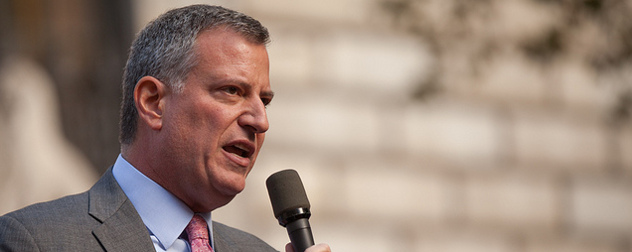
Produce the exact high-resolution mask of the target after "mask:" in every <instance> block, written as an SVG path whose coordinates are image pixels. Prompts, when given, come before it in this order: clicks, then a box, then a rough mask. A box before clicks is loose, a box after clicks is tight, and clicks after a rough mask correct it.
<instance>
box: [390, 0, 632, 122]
mask: <svg viewBox="0 0 632 252" xmlns="http://www.w3.org/2000/svg"><path fill="white" fill-rule="evenodd" d="M380 7H381V9H382V10H384V11H385V12H386V13H387V14H388V16H390V23H391V24H392V26H393V27H395V28H396V29H400V30H403V31H406V32H409V33H412V34H415V35H417V36H419V37H421V38H422V39H423V40H424V41H425V42H426V43H428V44H429V45H430V46H431V48H432V50H433V51H434V53H435V55H436V58H437V62H438V64H437V65H438V66H437V67H436V69H435V73H433V75H432V76H431V78H428V79H427V80H425V81H423V82H422V83H420V84H419V85H418V89H417V92H415V93H414V96H415V97H417V98H418V99H425V98H427V97H429V96H431V95H432V94H436V93H437V92H438V91H441V90H443V89H445V88H447V87H449V85H455V84H454V83H451V81H452V80H453V79H450V80H448V79H446V77H445V76H450V75H454V74H455V73H454V72H450V71H451V69H452V68H453V67H454V64H452V63H454V60H451V58H450V57H461V58H460V59H459V60H460V61H459V62H465V63H464V64H463V65H465V67H464V68H465V69H460V70H462V71H461V72H459V73H458V74H460V75H463V78H464V79H468V80H476V78H477V77H478V76H480V74H482V70H481V67H484V66H486V63H487V62H489V61H490V60H491V59H493V58H494V57H497V56H499V55H502V54H503V53H507V52H508V51H511V52H512V53H513V52H514V51H516V52H518V53H519V54H522V56H521V57H524V58H526V59H528V60H529V61H531V64H534V65H537V66H538V67H539V68H540V69H542V70H541V72H542V74H543V75H552V74H553V73H552V70H549V68H548V66H550V65H552V64H555V63H559V62H562V61H564V60H567V59H569V58H572V59H573V60H578V61H580V64H585V65H587V66H589V67H588V68H589V69H590V71H593V73H592V74H594V75H595V76H596V79H597V80H599V79H607V81H604V82H605V83H608V85H614V86H615V87H614V89H616V90H618V91H617V92H618V96H619V99H618V101H617V102H616V103H615V104H614V105H613V106H612V108H611V109H610V112H609V115H608V116H607V117H608V118H609V122H610V123H615V124H618V123H621V122H626V121H628V119H629V117H630V113H629V111H630V108H631V107H632V99H630V97H632V79H631V78H632V77H630V76H629V75H628V74H626V73H627V72H629V71H630V68H631V67H632V15H630V13H632V3H631V2H630V1H626V0H581V1H575V0H520V1H504V0H479V1H468V0H382V1H381V2H380ZM521 13H526V14H524V15H522V14H521ZM512 15H513V16H512ZM455 52H458V53H459V54H460V56H455V54H456V53H455ZM604 82H599V81H596V84H595V85H598V84H597V83H604ZM468 83H477V82H476V81H471V82H468ZM549 86H550V85H549ZM551 89H554V88H553V87H551ZM551 91H552V92H551V93H555V92H554V90H551Z"/></svg>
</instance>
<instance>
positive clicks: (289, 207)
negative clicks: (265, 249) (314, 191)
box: [266, 170, 314, 252]
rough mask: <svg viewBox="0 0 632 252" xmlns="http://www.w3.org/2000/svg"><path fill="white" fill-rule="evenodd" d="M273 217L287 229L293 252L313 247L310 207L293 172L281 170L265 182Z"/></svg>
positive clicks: (296, 175) (298, 178)
mask: <svg viewBox="0 0 632 252" xmlns="http://www.w3.org/2000/svg"><path fill="white" fill-rule="evenodd" d="M266 187H267V188H268V195H269V196H270V202H271V203H272V211H273V212H274V217H275V218H277V220H279V224H280V225H281V226H283V227H285V228H286V229H287V234H288V235H289V236H290V241H291V242H292V246H293V247H294V251H296V252H303V251H305V249H307V248H308V247H311V246H312V245H314V237H313V236H312V228H311V226H310V225H309V217H310V216H311V215H312V214H311V212H310V211H309V208H310V205H309V200H307V194H305V188H304V187H303V183H302V182H301V178H300V177H299V176H298V173H297V172H296V171H295V170H283V171H280V172H277V173H275V174H272V175H270V177H268V179H267V180H266Z"/></svg>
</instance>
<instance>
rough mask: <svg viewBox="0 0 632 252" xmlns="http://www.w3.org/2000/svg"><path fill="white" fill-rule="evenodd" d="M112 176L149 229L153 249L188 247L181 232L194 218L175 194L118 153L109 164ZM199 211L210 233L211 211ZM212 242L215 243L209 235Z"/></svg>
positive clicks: (211, 233) (185, 249)
mask: <svg viewBox="0 0 632 252" xmlns="http://www.w3.org/2000/svg"><path fill="white" fill-rule="evenodd" d="M112 173H113V174H114V178H115V179H116V181H117V182H118V183H119V185H120V186H121V189H123V192H125V195H127V198H129V200H130V201H131V202H132V204H133V205H134V208H136V211H138V214H139V215H140V218H141V219H142V220H143V222H144V223H145V226H146V227H147V229H148V230H149V234H150V236H151V240H152V242H153V243H154V247H155V248H156V251H169V252H171V251H174V252H175V251H191V248H190V246H189V243H188V242H187V241H186V239H185V238H184V237H182V232H183V231H184V228H185V227H186V226H187V224H189V221H191V218H193V214H194V213H193V212H192V211H191V210H190V209H189V207H187V205H185V204H184V203H183V202H182V201H180V200H179V199H178V198H176V196H174V195H173V194H171V193H170V192H168V191H167V190H166V189H164V188H163V187H162V186H160V185H158V184H157V183H156V182H154V181H153V180H151V179H150V178H148V177H147V176H145V175H144V174H142V173H141V172H139V171H138V170H137V169H136V168H134V166H132V165H131V164H130V163H129V162H127V161H126V160H125V159H124V158H123V157H122V156H121V155H119V156H118V158H117V159H116V162H115V163H114V167H113V168H112ZM197 214H200V215H201V216H202V217H204V219H205V220H206V222H207V223H208V226H209V236H210V237H213V228H212V222H211V213H210V212H209V213H197ZM211 246H212V247H215V246H214V244H213V241H212V238H211Z"/></svg>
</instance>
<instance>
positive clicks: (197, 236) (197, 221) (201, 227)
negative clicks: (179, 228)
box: [184, 214, 213, 252]
mask: <svg viewBox="0 0 632 252" xmlns="http://www.w3.org/2000/svg"><path fill="white" fill-rule="evenodd" d="M184 230H185V231H186V232H187V236H189V244H190V245H191V251H192V252H212V251H213V249H212V248H211V245H210V243H209V236H208V224H207V223H206V220H204V218H202V216H199V215H197V214H195V215H193V218H192V219H191V221H190V222H189V225H187V227H186V228H185V229H184Z"/></svg>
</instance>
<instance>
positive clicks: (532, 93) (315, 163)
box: [0, 0, 632, 252]
mask: <svg viewBox="0 0 632 252" xmlns="http://www.w3.org/2000/svg"><path fill="white" fill-rule="evenodd" d="M198 2H204V3H212V4H221V5H225V6H227V7H229V8H233V9H237V10H240V11H242V12H245V13H247V14H249V15H252V16H254V17H255V18H257V19H259V20H261V21H262V22H263V23H264V25H266V26H267V27H268V28H269V29H270V32H271V34H272V43H271V44H270V46H269V52H270V60H271V81H272V86H273V89H274V90H275V92H276V94H277V95H276V97H275V99H274V101H273V103H272V105H271V106H270V107H269V108H268V113H269V120H270V124H271V129H270V131H269V133H268V136H267V138H266V144H265V145H264V146H265V147H264V150H263V151H262V153H261V155H260V158H259V160H258V163H257V165H256V167H255V170H253V172H252V173H251V175H250V178H249V180H248V185H247V188H246V190H245V191H244V192H243V193H242V195H240V196H239V197H237V198H236V199H235V200H234V201H233V202H231V203H230V204H229V205H228V206H226V207H224V208H222V209H220V210H217V211H216V212H214V214H213V218H214V219H215V220H217V221H220V222H224V223H226V224H230V225H233V226H236V227H239V228H241V229H244V230H246V231H249V232H252V233H254V234H256V235H258V236H259V237H261V238H262V239H264V240H266V241H268V242H269V243H270V244H272V245H273V246H275V247H276V248H277V249H279V250H282V248H283V246H284V245H285V243H286V242H287V240H288V238H287V235H286V234H285V230H284V229H283V228H281V227H280V226H279V225H278V224H277V223H276V220H275V219H274V218H273V216H272V210H271V207H270V204H269V200H268V196H267V193H266V190H265V185H264V181H265V179H266V178H267V177H268V176H269V175H270V174H272V173H274V172H275V171H278V170H282V169H286V168H293V169H296V170H297V171H298V172H299V174H300V175H301V177H302V179H303V182H304V184H305V187H306V190H307V193H308V196H309V198H310V201H311V203H312V212H313V217H312V218H311V223H312V226H313V231H314V236H315V240H316V241H317V242H327V243H329V244H330V245H331V246H332V248H333V249H334V251H369V252H370V251H419V252H425V251H439V252H441V251H445V252H452V251H455V252H456V251H468V252H470V251H473V252H476V251H498V252H505V251H507V252H509V251H511V252H514V251H520V252H522V251H524V252H544V251H577V252H584V251H586V252H588V251H604V252H624V251H626V252H629V251H632V239H631V238H632V180H631V177H632V176H631V171H632V155H630V153H632V125H630V121H629V119H628V117H629V115H627V113H629V111H630V105H629V103H630V101H629V100H626V99H629V97H630V96H629V95H626V94H630V93H631V92H630V90H631V89H630V88H631V86H630V83H632V76H631V75H630V74H629V73H630V72H632V71H630V70H632V69H630V68H631V66H632V64H630V63H631V60H630V59H629V58H626V57H625V55H626V53H628V52H627V51H626V50H619V49H618V48H620V47H622V46H623V48H624V46H625V45H626V43H630V42H629V40H626V39H625V38H629V39H632V37H630V36H627V35H626V36H618V35H619V34H618V32H619V31H620V30H618V27H619V26H622V27H624V28H625V27H628V28H629V25H628V26H626V25H625V24H626V22H630V21H629V20H628V18H629V17H627V16H628V15H624V16H621V15H620V14H621V13H632V10H631V9H630V3H629V1H603V2H600V1H577V2H582V3H585V4H596V5H599V3H602V5H599V6H601V7H599V8H603V10H607V11H609V12H612V13H608V15H606V16H605V17H604V18H601V19H598V18H592V16H591V15H594V14H591V13H590V12H586V13H584V12H581V11H576V12H573V11H569V10H570V9H572V8H575V7H577V4H574V3H576V2H575V1H540V0H511V1H506V0H489V1H457V0H419V1H409V0H393V1H378V0H366V1H360V0H321V1H292V0H268V1H257V0H233V1H229V0H225V1H177V3H176V1H169V0H135V1H134V2H133V4H132V5H133V7H134V13H136V17H135V29H134V30H135V31H138V30H139V29H141V27H142V26H144V24H145V23H146V22H148V21H149V20H151V19H153V18H154V17H156V16H157V15H158V14H159V13H162V12H164V11H166V10H167V9H170V8H172V7H177V6H182V5H186V4H190V3H198ZM473 3H475V4H473ZM569 13H570V14H569ZM573 13H575V14H573ZM577 13H579V14H577ZM582 13H583V14H582ZM595 20H597V21H595ZM593 21H594V22H593ZM600 22H602V23H600ZM604 22H605V23H607V24H611V25H610V26H607V27H604V26H603V23H604ZM608 22H610V23H608ZM621 33H622V34H624V35H625V34H626V33H629V31H627V30H621ZM542 41H544V44H545V45H549V46H550V47H551V48H552V49H551V48H548V49H547V47H546V46H545V47H544V48H543V47H542V43H543V42H542ZM547 43H548V44H547ZM558 44H559V46H561V48H562V49H560V48H557V47H556V46H558ZM556 48H557V49H556ZM547 50H548V51H547ZM550 50H553V51H550ZM525 51H527V52H530V54H529V53H527V54H525ZM620 55H622V56H620ZM615 59H616V60H615ZM604 62H605V63H604ZM3 118H4V117H3ZM5 121H6V120H5ZM5 121H0V122H5ZM6 125H8V124H6V123H4V124H0V126H2V127H8V126H6ZM0 148H2V150H7V149H10V148H12V147H11V146H10V145H7V144H5V145H0ZM3 153H7V152H3ZM10 156H11V155H6V154H3V155H1V156H0V157H1V158H7V157H10ZM112 162H113V160H112ZM86 166H88V165H86ZM0 181H2V178H0ZM4 192H5V193H6V192H7V191H4Z"/></svg>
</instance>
